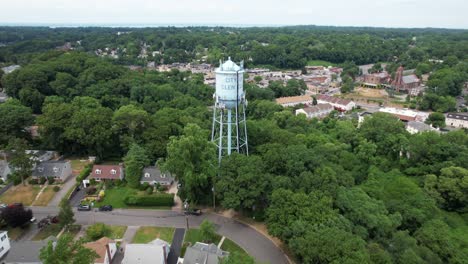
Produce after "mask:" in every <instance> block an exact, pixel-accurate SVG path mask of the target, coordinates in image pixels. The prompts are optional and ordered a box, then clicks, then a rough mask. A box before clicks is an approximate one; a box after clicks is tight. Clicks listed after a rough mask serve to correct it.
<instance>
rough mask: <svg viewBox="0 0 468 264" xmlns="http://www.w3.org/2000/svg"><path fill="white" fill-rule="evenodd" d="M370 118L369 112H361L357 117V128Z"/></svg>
mask: <svg viewBox="0 0 468 264" xmlns="http://www.w3.org/2000/svg"><path fill="white" fill-rule="evenodd" d="M368 116H372V113H371V112H362V113H360V114H359V115H358V128H359V127H360V126H361V124H362V122H364V120H365V119H366V118H367V117H368Z"/></svg>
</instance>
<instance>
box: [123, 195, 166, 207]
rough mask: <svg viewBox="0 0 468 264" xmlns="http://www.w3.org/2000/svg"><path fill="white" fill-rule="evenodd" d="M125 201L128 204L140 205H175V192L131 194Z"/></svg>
mask: <svg viewBox="0 0 468 264" xmlns="http://www.w3.org/2000/svg"><path fill="white" fill-rule="evenodd" d="M124 202H125V203H126V204H127V205H138V206H172V205H174V194H168V193H163V194H155V195H129V196H127V197H125V199H124Z"/></svg>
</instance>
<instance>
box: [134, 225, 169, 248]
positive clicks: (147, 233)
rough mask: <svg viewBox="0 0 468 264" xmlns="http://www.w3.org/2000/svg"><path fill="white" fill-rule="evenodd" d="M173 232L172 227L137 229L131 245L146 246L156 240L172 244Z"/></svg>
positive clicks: (144, 227)
mask: <svg viewBox="0 0 468 264" xmlns="http://www.w3.org/2000/svg"><path fill="white" fill-rule="evenodd" d="M174 230H175V229H174V228H172V227H156V226H142V227H140V228H138V230H137V232H136V234H135V236H134V237H133V239H132V243H139V244H146V243H149V242H151V241H153V240H155V239H156V238H159V239H161V240H164V241H166V242H168V243H172V237H173V236H174Z"/></svg>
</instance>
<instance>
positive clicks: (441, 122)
mask: <svg viewBox="0 0 468 264" xmlns="http://www.w3.org/2000/svg"><path fill="white" fill-rule="evenodd" d="M426 124H430V125H432V126H434V127H440V128H443V127H445V115H444V114H442V113H438V112H434V113H431V114H430V115H429V117H428V118H427V119H426Z"/></svg>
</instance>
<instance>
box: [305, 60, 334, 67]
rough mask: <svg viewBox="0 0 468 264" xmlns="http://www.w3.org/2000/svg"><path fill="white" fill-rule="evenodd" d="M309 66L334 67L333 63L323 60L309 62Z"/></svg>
mask: <svg viewBox="0 0 468 264" xmlns="http://www.w3.org/2000/svg"><path fill="white" fill-rule="evenodd" d="M307 66H325V67H328V66H333V63H331V62H329V61H323V60H311V61H308V62H307Z"/></svg>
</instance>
